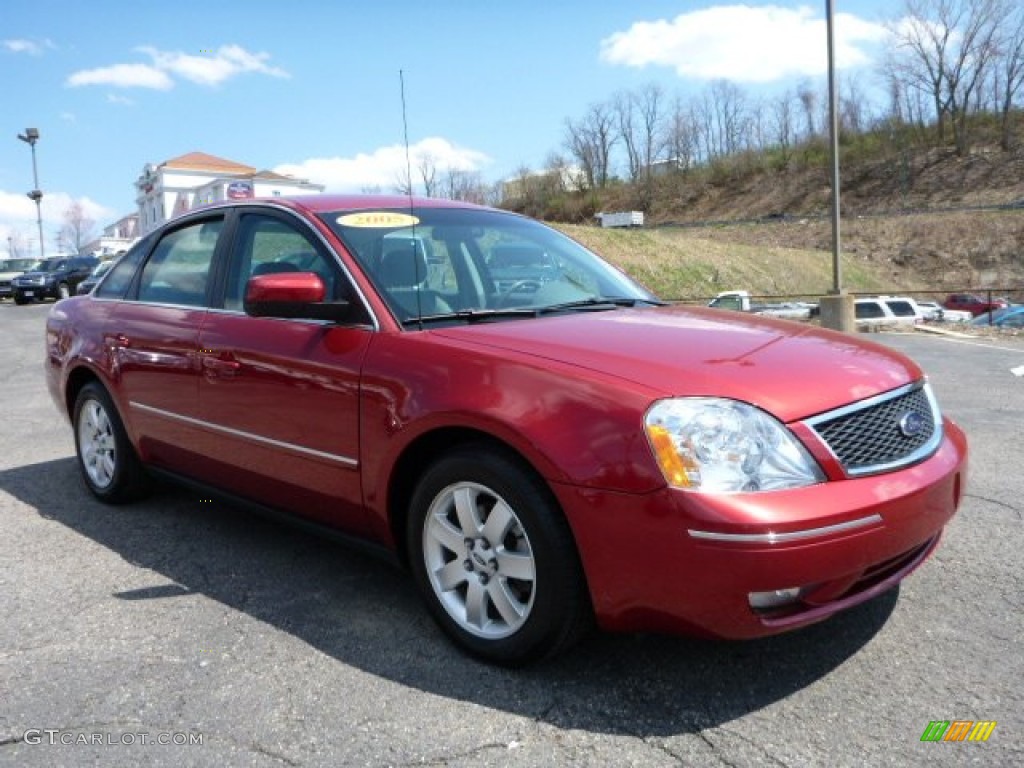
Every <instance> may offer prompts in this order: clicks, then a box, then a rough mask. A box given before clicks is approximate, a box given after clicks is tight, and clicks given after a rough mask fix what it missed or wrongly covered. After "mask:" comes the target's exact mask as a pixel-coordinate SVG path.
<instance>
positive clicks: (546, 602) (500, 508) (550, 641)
mask: <svg viewBox="0 0 1024 768" xmlns="http://www.w3.org/2000/svg"><path fill="white" fill-rule="evenodd" d="M411 512H412V513H411V515H410V523H409V529H408V551H409V556H410V561H411V564H412V571H413V575H414V577H415V579H416V582H417V585H418V586H419V588H420V591H421V592H422V594H423V596H424V598H425V599H426V601H427V604H428V605H429V607H430V610H431V613H432V614H433V616H434V618H435V619H436V620H437V622H438V624H440V626H441V628H442V629H444V630H445V632H447V633H448V635H449V636H450V637H452V638H453V639H454V640H455V641H456V642H457V643H458V644H459V645H461V646H462V647H463V648H465V649H466V650H468V651H469V652H471V653H473V654H474V655H476V656H480V657H482V658H484V659H487V660H488V661H493V662H497V663H500V664H507V665H519V664H525V663H529V662H531V661H535V660H537V659H540V658H543V657H545V656H550V655H554V654H555V653H557V652H559V651H561V650H564V649H565V648H567V647H569V646H570V645H571V644H572V643H574V642H575V641H576V640H577V639H578V638H579V637H580V636H581V635H582V634H583V632H584V631H585V630H586V629H587V628H588V627H589V623H590V616H591V611H590V602H589V597H588V595H587V591H586V586H585V583H584V579H583V575H582V569H581V567H580V564H579V558H578V556H577V553H576V548H575V544H574V541H573V538H572V535H571V533H570V531H569V527H568V524H567V523H566V521H565V518H564V516H563V515H562V512H561V510H560V509H559V508H558V506H557V505H556V504H555V502H554V500H553V499H552V497H551V494H550V492H549V491H548V489H547V488H546V486H544V484H543V483H542V482H541V481H540V480H539V479H538V478H537V477H536V476H535V475H534V474H533V473H532V472H531V471H529V470H528V469H526V468H525V467H523V466H522V464H521V463H520V462H519V461H518V460H516V459H514V458H513V457H511V456H507V455H505V454H503V453H501V452H498V451H495V450H492V449H490V448H489V447H487V446H482V445H477V446H470V447H464V448H460V449H458V450H456V451H453V452H452V453H450V454H449V455H447V456H445V457H443V458H441V459H440V460H439V461H437V462H436V463H435V464H434V465H433V466H432V467H430V468H429V469H428V470H427V471H426V473H425V474H424V476H423V478H422V479H421V480H420V483H419V485H418V486H417V488H416V491H415V493H414V495H413V500H412V510H411Z"/></svg>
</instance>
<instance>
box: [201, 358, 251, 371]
mask: <svg viewBox="0 0 1024 768" xmlns="http://www.w3.org/2000/svg"><path fill="white" fill-rule="evenodd" d="M202 365H203V370H204V371H206V372H207V373H210V374H214V375H222V376H231V375H234V374H236V373H238V371H239V370H240V369H241V367H242V364H241V363H240V362H238V361H237V360H235V359H234V358H233V357H231V356H230V355H225V356H223V357H215V356H213V355H203V361H202Z"/></svg>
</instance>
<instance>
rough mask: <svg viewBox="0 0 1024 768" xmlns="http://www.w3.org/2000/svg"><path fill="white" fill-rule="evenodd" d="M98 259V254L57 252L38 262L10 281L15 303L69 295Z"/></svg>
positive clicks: (97, 262) (61, 297)
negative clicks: (74, 254)
mask: <svg viewBox="0 0 1024 768" xmlns="http://www.w3.org/2000/svg"><path fill="white" fill-rule="evenodd" d="M99 263H100V262H99V259H97V258H96V257H95V256H57V257H55V258H52V259H46V260H44V261H40V262H37V263H36V264H35V265H34V266H33V267H32V268H31V269H30V270H29V271H28V272H25V273H24V274H22V275H18V277H16V278H14V279H13V280H12V281H11V291H12V293H13V295H14V303H15V304H26V303H27V302H30V301H42V300H43V299H66V298H67V297H69V296H71V295H73V294H74V292H75V289H77V288H78V284H79V283H80V282H82V281H83V280H85V278H87V277H88V276H89V273H90V272H92V271H93V269H95V268H96V265H97V264H99Z"/></svg>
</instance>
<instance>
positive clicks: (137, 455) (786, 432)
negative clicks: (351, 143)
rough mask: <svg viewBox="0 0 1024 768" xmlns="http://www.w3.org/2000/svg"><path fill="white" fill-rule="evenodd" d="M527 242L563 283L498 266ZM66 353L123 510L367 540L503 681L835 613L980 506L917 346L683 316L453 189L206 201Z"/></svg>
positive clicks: (590, 257)
mask: <svg viewBox="0 0 1024 768" xmlns="http://www.w3.org/2000/svg"><path fill="white" fill-rule="evenodd" d="M510 249H514V250H515V251H516V253H519V254H528V255H530V254H532V257H531V258H530V259H524V263H533V264H537V265H542V266H541V267H538V269H537V270H536V274H532V273H530V272H529V270H523V271H520V272H519V273H517V274H516V275H515V277H514V279H509V277H508V275H504V273H502V279H499V278H498V277H497V276H496V274H495V273H496V272H498V271H499V270H498V268H497V267H498V262H497V260H496V259H495V254H501V253H504V252H507V251H509V250H510ZM492 267H494V269H492ZM506 271H507V270H506ZM46 347H47V358H46V359H47V376H48V383H49V388H50V391H51V392H52V394H53V397H54V399H55V401H56V403H57V406H58V407H59V408H60V409H61V411H63V412H64V413H65V414H67V416H68V418H69V419H70V421H71V425H72V427H73V431H74V437H75V445H76V449H77V455H78V461H79V464H80V467H81V474H82V477H83V479H84V482H85V485H86V487H87V488H88V489H89V490H90V491H91V492H92V493H93V494H94V495H95V496H97V497H98V498H99V499H101V500H104V501H107V502H111V503H121V502H125V501H128V500H130V499H134V498H137V497H138V496H139V495H140V494H141V493H143V492H144V491H145V490H146V488H147V481H148V479H149V478H150V477H151V476H152V475H162V476H169V477H172V478H178V479H183V480H185V481H187V482H188V483H190V484H191V485H192V486H193V487H199V488H201V489H203V490H204V492H207V491H212V492H215V493H218V494H219V495H220V496H221V497H223V498H230V499H235V500H239V501H241V502H243V503H245V504H248V505H250V506H252V507H253V508H255V509H257V510H262V511H266V512H273V513H275V514H279V513H285V514H287V515H290V516H294V517H295V518H300V519H302V520H303V521H304V522H305V523H306V524H308V525H314V526H319V527H321V528H323V529H324V530H325V531H330V532H331V533H333V534H335V535H337V534H341V535H344V536H347V537H354V538H358V539H360V540H362V541H364V542H370V543H371V544H373V545H376V546H377V547H378V548H380V549H381V550H382V551H385V552H387V553H390V554H391V555H393V556H394V557H396V558H397V559H398V560H399V561H401V562H402V563H404V564H405V565H407V566H408V568H409V570H410V571H411V572H412V575H413V578H414V580H415V582H416V584H417V586H418V588H419V590H420V591H421V592H422V595H423V597H424V599H425V601H426V604H427V606H428V607H429V609H430V611H431V613H432V614H433V616H434V618H435V619H436V620H437V622H438V623H439V624H440V626H441V627H442V628H443V629H444V630H445V631H446V632H447V633H448V634H449V635H450V636H451V637H452V638H453V639H454V640H455V641H456V642H457V643H458V644H460V645H461V646H462V647H463V648H465V649H467V650H468V651H470V652H472V653H474V654H476V655H478V656H481V657H483V658H486V659H489V660H492V661H496V662H499V663H504V664H521V663H526V662H529V661H532V660H535V659H538V658H541V657H543V656H546V655H550V654H552V653H555V652H557V651H560V650H563V649H565V648H566V647H568V646H569V645H570V644H571V643H572V642H573V641H575V640H576V639H578V638H579V637H580V636H581V634H582V633H583V632H585V631H586V630H587V629H588V628H589V627H590V626H591V625H592V624H593V622H594V621H595V620H596V623H597V624H598V625H599V626H600V627H602V628H604V629H608V630H622V631H633V630H657V631H668V632H686V633H698V634H704V635H710V636H719V637H728V638H744V637H754V636H759V635H766V634H770V633H774V632H779V631H782V630H785V629H789V628H793V627H798V626H802V625H805V624H808V623H811V622H814V621H818V620H820V619H823V618H825V617H827V616H830V615H832V614H834V613H835V612H837V611H839V610H842V609H844V608H846V607H849V606H851V605H855V604H857V603H860V602H863V601H865V600H868V599H870V598H872V597H874V596H875V595H878V594H879V593H881V592H882V591H884V590H887V589H889V588H891V587H892V586H894V585H895V584H897V583H898V582H899V581H900V580H901V579H903V578H904V577H905V576H906V575H907V574H908V573H910V572H911V571H912V570H913V569H914V568H916V567H917V566H918V565H920V564H921V563H922V562H923V561H924V560H925V559H926V558H927V557H928V556H929V555H930V554H931V552H932V551H933V550H934V549H935V547H936V546H937V544H938V542H939V538H940V536H941V533H942V530H943V527H944V526H945V525H946V523H948V522H949V520H950V518H951V517H952V516H953V514H954V512H955V510H956V508H957V505H958V504H959V502H960V499H961V496H962V494H963V490H964V478H965V471H966V461H967V459H966V457H967V444H966V440H965V438H964V435H963V433H962V432H961V431H960V429H958V428H957V427H956V426H955V425H954V424H953V423H951V422H950V421H948V420H947V419H944V418H943V417H942V415H941V414H940V411H939V407H938V405H937V404H936V401H935V397H934V396H933V394H932V391H931V388H930V387H929V385H928V383H927V381H926V379H925V377H924V375H923V374H922V372H921V371H920V370H919V369H918V367H917V366H916V365H915V364H914V363H913V362H911V361H910V360H908V359H907V358H905V357H903V356H901V355H899V354H897V353H895V352H893V351H891V350H888V349H885V348H882V347H879V346H875V345H873V344H870V343H867V342H864V341H861V340H860V339H858V338H855V337H852V336H846V335H840V334H837V333H832V332H828V331H824V330H818V329H815V328H812V327H810V326H807V325H800V324H794V323H789V322H785V321H778V320H769V319H762V318H758V317H753V316H751V317H747V316H742V315H737V314H733V313H726V314H722V313H721V312H717V311H715V310H707V309H691V308H682V307H670V306H664V305H662V303H661V302H659V301H657V299H655V297H653V296H652V295H651V294H649V293H648V292H647V291H645V290H644V289H643V288H641V287H639V286H638V285H636V284H635V283H633V282H632V281H631V280H630V279H629V278H627V277H626V276H625V275H623V274H622V273H621V272H619V271H618V270H616V269H615V268H613V267H611V266H609V265H608V264H606V263H605V262H603V261H601V260H600V259H599V258H598V257H597V256H595V255H594V254H592V253H591V252H589V251H587V250H586V249H584V248H583V247H582V246H580V245H579V244H577V243H576V242H574V241H572V240H570V239H569V238H566V237H564V236H563V235H561V234H559V233H558V232H556V231H554V230H552V229H550V228H548V227H545V226H544V225H542V224H540V223H538V222H535V221H532V220H530V219H527V218H524V217H521V216H517V215H514V214H510V213H506V212H502V211H496V210H491V209H487V208H481V207H476V206H470V205H466V204H460V203H454V202H448V201H437V200H421V199H417V200H409V199H406V198H399V197H393V198H392V197H331V196H318V197H308V198H295V199H273V200H263V201H261V200H240V201H230V202H227V203H224V204H220V205H215V206H212V207H209V208H205V209H201V210H197V211H193V212H190V213H187V214H185V215H183V216H181V217H179V218H177V219H175V220H173V221H171V222H169V223H168V224H166V225H165V226H164V227H162V228H161V229H159V230H157V231H156V232H154V233H152V234H150V235H149V236H147V237H146V238H144V239H143V240H142V241H141V242H140V243H139V244H138V245H137V246H136V247H135V248H133V249H132V250H131V251H129V253H128V254H126V255H125V256H124V257H123V258H122V259H121V261H119V262H118V264H117V266H115V267H114V268H113V269H112V270H111V271H110V272H109V273H108V274H107V275H106V276H105V277H104V278H103V280H102V282H100V284H99V285H98V286H97V287H96V289H95V290H94V291H93V292H92V294H90V295H88V296H78V297H74V298H71V299H67V300H64V301H61V302H60V303H58V304H57V305H55V306H54V308H53V309H52V311H51V313H50V315H49V318H48V322H47V334H46Z"/></svg>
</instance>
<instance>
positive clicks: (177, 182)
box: [135, 152, 324, 237]
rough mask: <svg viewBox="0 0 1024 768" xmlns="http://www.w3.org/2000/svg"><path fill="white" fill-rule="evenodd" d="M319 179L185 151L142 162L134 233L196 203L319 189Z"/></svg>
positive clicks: (143, 231) (145, 231) (147, 229)
mask: <svg viewBox="0 0 1024 768" xmlns="http://www.w3.org/2000/svg"><path fill="white" fill-rule="evenodd" d="M323 191H324V187H323V185H322V184H312V183H310V182H309V181H307V180H305V179H296V178H294V177H292V176H284V175H282V174H279V173H274V172H272V171H258V170H257V169H255V168H253V167H252V166H249V165H243V164H241V163H236V162H234V161H233V160H225V159H224V158H222V157H216V156H214V155H208V154H206V153H205V152H189V153H188V154H186V155H181V156H180V157H175V158H171V159H170V160H166V161H164V162H162V163H160V164H159V165H154V164H152V163H150V164H148V165H146V167H145V168H144V169H143V170H142V174H141V175H140V176H139V178H138V179H137V180H136V182H135V202H136V204H137V205H138V222H139V223H138V234H139V236H140V237H142V236H144V235H146V234H148V233H149V232H152V231H153V230H154V229H156V228H157V227H159V226H160V225H161V224H163V223H164V222H165V221H167V220H168V219H172V218H174V217H175V216H177V215H178V214H181V213H184V212H185V211H188V210H190V209H192V208H195V207H196V206H199V205H206V204H208V203H214V202H217V201H218V200H225V199H233V198H235V199H237V198H246V197H276V196H279V195H297V194H320V193H321V192H323Z"/></svg>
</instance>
